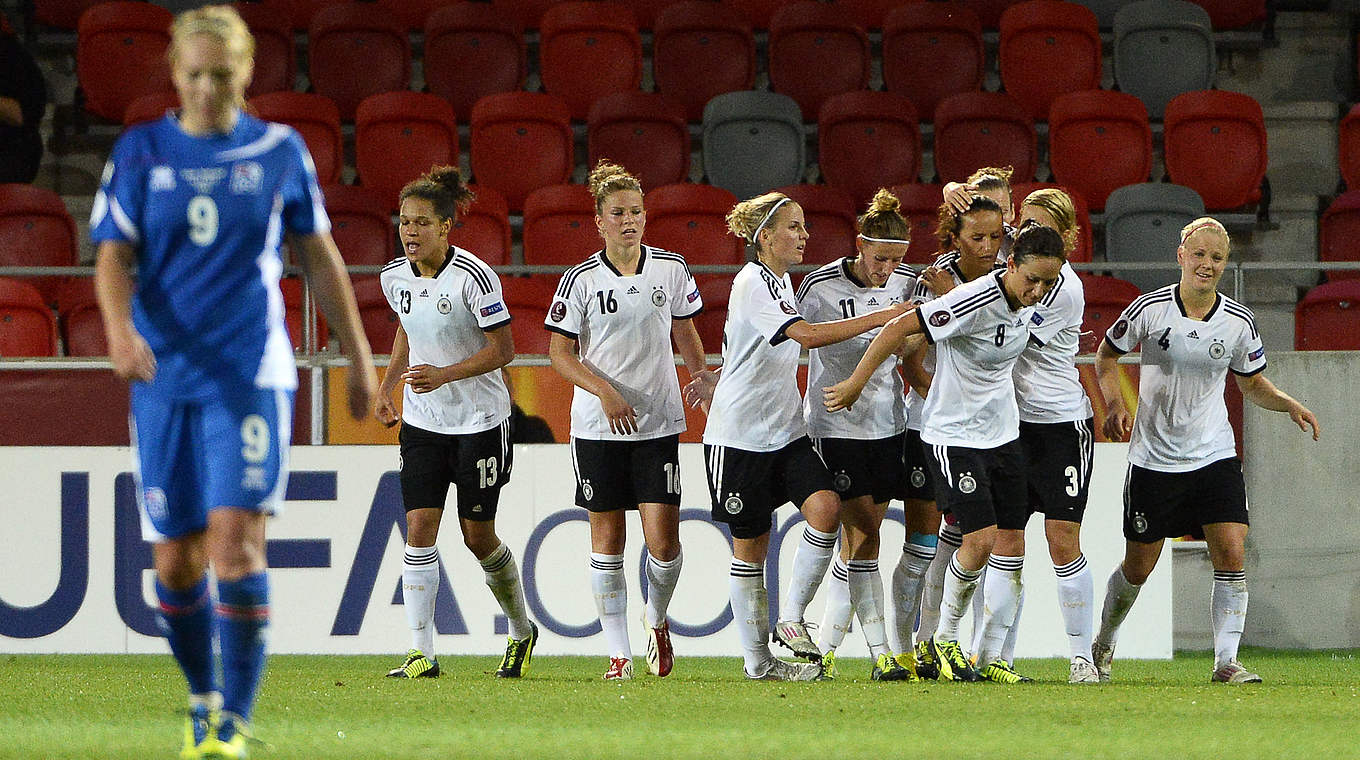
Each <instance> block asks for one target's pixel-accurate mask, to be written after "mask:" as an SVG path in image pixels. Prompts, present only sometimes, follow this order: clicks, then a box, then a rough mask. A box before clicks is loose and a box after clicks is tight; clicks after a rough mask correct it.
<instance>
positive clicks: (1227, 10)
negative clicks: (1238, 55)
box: [1190, 0, 1266, 31]
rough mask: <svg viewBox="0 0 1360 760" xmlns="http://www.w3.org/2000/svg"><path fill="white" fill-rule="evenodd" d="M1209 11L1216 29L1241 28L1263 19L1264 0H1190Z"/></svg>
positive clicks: (1264, 10) (1264, 16) (1264, 11)
mask: <svg viewBox="0 0 1360 760" xmlns="http://www.w3.org/2000/svg"><path fill="white" fill-rule="evenodd" d="M1190 2H1192V3H1194V4H1195V5H1198V6H1200V7H1201V8H1203V9H1204V10H1206V11H1208V12H1209V21H1210V22H1211V23H1212V24H1213V25H1214V29H1215V30H1216V31H1221V30H1225V29H1241V28H1242V27H1244V26H1251V25H1252V24H1255V23H1258V22H1261V21H1265V19H1266V0H1190Z"/></svg>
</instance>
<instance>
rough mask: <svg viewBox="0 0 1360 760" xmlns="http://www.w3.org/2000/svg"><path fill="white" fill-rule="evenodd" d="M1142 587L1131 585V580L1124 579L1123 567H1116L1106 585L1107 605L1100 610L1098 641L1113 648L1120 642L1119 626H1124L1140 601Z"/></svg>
mask: <svg viewBox="0 0 1360 760" xmlns="http://www.w3.org/2000/svg"><path fill="white" fill-rule="evenodd" d="M1142 589H1143V587H1142V586H1135V585H1133V584H1132V583H1129V579H1128V578H1125V577H1124V568H1123V566H1119V567H1116V568H1115V569H1114V572H1113V573H1110V580H1109V582H1108V583H1106V584H1105V604H1104V606H1103V607H1102V608H1101V610H1100V633H1099V634H1097V635H1096V640H1097V641H1103V642H1105V643H1106V644H1107V645H1109V646H1111V647H1113V646H1114V645H1115V642H1116V641H1118V640H1119V626H1120V625H1122V624H1123V622H1124V618H1126V617H1128V616H1129V609H1130V608H1132V607H1133V603H1134V602H1135V601H1137V599H1138V592H1139V591H1141V590H1142Z"/></svg>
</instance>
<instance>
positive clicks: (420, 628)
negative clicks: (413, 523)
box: [401, 544, 439, 660]
mask: <svg viewBox="0 0 1360 760" xmlns="http://www.w3.org/2000/svg"><path fill="white" fill-rule="evenodd" d="M438 595H439V547H437V546H411V545H410V544H407V545H406V553H405V555H404V556H403V557H402V560H401V600H402V606H403V607H405V608H406V623H407V625H409V626H410V627H411V648H412V649H419V650H420V651H421V652H424V653H425V656H426V657H428V658H430V659H431V660H433V659H435V656H434V600H435V597H437V596H438Z"/></svg>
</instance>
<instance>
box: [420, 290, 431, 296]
mask: <svg viewBox="0 0 1360 760" xmlns="http://www.w3.org/2000/svg"><path fill="white" fill-rule="evenodd" d="M420 297H421V298H429V297H430V291H429V289H425V290H422V291H420Z"/></svg>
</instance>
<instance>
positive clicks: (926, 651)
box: [913, 639, 940, 681]
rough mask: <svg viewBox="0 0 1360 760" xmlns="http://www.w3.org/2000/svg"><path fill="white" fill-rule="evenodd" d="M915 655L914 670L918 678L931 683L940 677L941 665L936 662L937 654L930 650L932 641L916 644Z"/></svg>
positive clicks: (927, 640) (926, 640)
mask: <svg viewBox="0 0 1360 760" xmlns="http://www.w3.org/2000/svg"><path fill="white" fill-rule="evenodd" d="M915 655H916V656H915V657H914V658H913V659H914V660H915V668H913V669H914V670H915V671H916V675H917V677H919V678H922V679H929V680H931V681H934V680H935V679H937V678H939V677H940V664H939V663H938V662H936V661H935V653H934V652H932V651H931V649H930V639H925V640H923V641H918V642H916V651H915Z"/></svg>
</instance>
